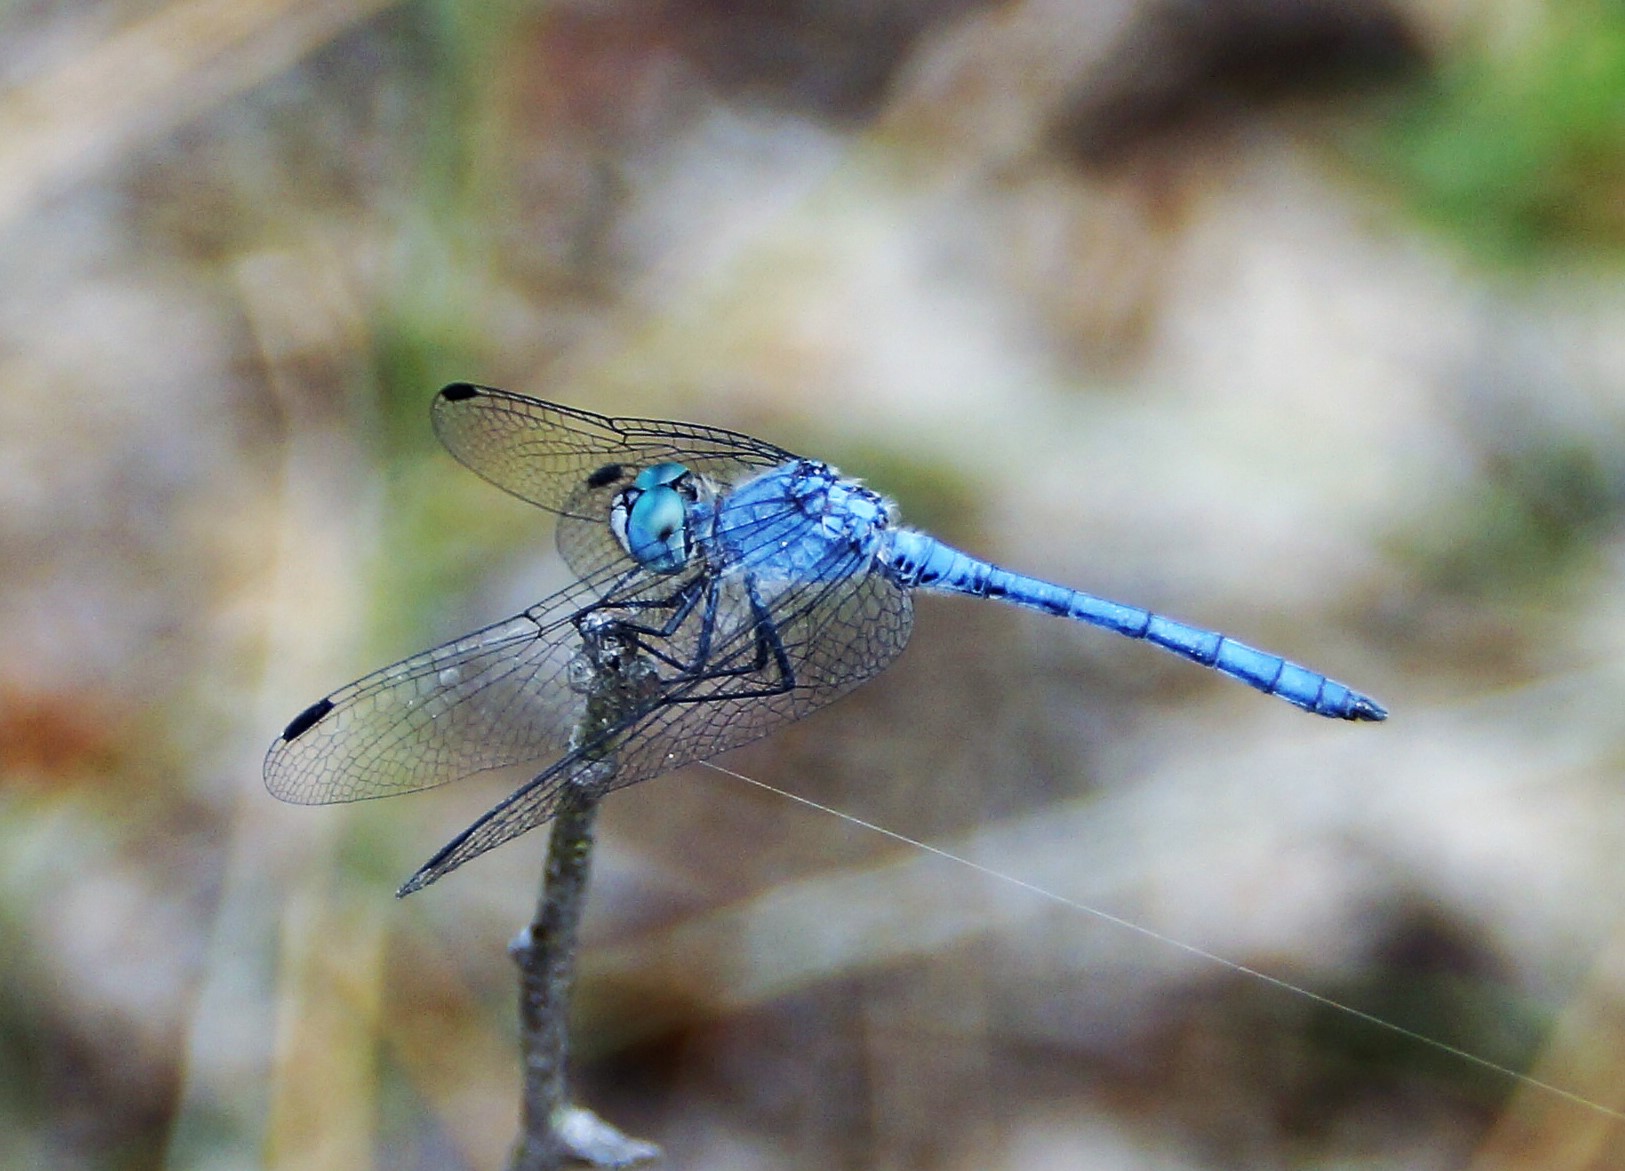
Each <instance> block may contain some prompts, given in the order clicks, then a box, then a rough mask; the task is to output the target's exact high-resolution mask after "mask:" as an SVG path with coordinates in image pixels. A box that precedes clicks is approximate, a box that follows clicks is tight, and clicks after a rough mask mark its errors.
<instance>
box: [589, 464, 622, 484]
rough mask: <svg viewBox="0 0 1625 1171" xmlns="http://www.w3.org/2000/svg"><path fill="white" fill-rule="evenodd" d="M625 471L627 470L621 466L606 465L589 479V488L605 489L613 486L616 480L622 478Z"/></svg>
mask: <svg viewBox="0 0 1625 1171" xmlns="http://www.w3.org/2000/svg"><path fill="white" fill-rule="evenodd" d="M624 470H625V469H623V468H622V467H621V465H620V464H605V465H604V466H603V467H601V468H599V469H598V470H597V471H596V472H594V473H593V474H592V475H590V476H588V477H587V487H589V488H603V487H606V486H608V485H610V484H613V483H614V482H615V481H616V480H619V479H620V478H621V475H622V473H623V471H624Z"/></svg>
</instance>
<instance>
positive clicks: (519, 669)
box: [265, 581, 604, 805]
mask: <svg viewBox="0 0 1625 1171" xmlns="http://www.w3.org/2000/svg"><path fill="white" fill-rule="evenodd" d="M603 589H604V583H603V582H598V581H594V582H577V583H576V584H574V585H572V586H569V587H567V588H566V589H563V590H561V591H559V592H558V593H556V594H554V595H552V596H551V597H549V598H546V599H544V600H543V601H541V602H538V603H537V604H536V605H535V606H533V607H531V608H530V609H529V610H526V611H525V612H524V613H523V614H520V615H517V616H516V617H513V618H510V619H508V620H507V621H505V622H498V623H496V624H495V625H493V626H487V627H486V628H485V629H483V630H477V631H475V632H474V633H473V634H469V635H465V636H464V637H462V638H459V639H455V640H454V641H452V642H448V643H446V644H445V645H443V646H438V647H435V648H434V649H433V650H428V651H424V652H422V653H421V654H417V655H413V656H412V657H411V658H409V659H405V660H403V661H401V662H399V663H396V664H395V665H394V666H391V667H385V668H384V669H383V670H381V671H375V672H374V673H373V674H371V675H368V676H367V677H366V678H364V679H360V680H358V681H356V682H355V683H352V684H350V685H349V686H348V687H343V688H340V689H339V690H338V691H335V692H334V693H333V694H332V695H329V696H328V697H327V698H325V699H323V700H320V701H318V702H317V703H315V704H312V705H311V706H310V707H309V708H307V709H305V711H304V712H302V713H301V714H300V715H299V716H297V717H295V719H294V720H293V722H292V723H290V724H289V725H288V727H287V729H286V731H284V732H283V734H282V735H281V736H280V737H278V738H277V740H276V742H275V743H274V744H272V745H271V750H270V752H269V753H268V754H267V755H266V758H265V784H266V787H267V788H269V789H270V790H271V792H272V793H273V794H274V795H276V796H277V797H280V798H282V800H284V801H293V802H297V803H299V804H305V805H323V804H328V803H331V802H337V801H359V800H363V799H365V798H368V797H388V796H392V795H394V794H397V793H410V792H414V791H416V790H418V789H428V788H432V787H434V786H435V785H440V784H444V783H445V782H447V781H452V780H456V779H458V778H460V777H464V776H467V775H469V774H471V773H475V772H479V771H481V770H484V769H492V768H503V767H506V766H509V765H515V764H522V763H527V762H532V761H542V760H547V759H551V758H555V757H558V756H560V755H562V754H563V753H564V752H565V751H567V750H568V748H569V744H570V733H571V729H572V728H573V727H574V726H575V723H576V720H577V718H578V714H579V709H580V705H581V700H580V697H579V696H578V695H576V694H575V693H574V692H572V691H571V690H570V687H569V685H568V680H567V677H566V672H567V670H568V667H569V664H570V660H571V659H572V658H573V657H574V656H575V654H576V652H577V651H578V650H579V647H580V639H579V636H578V634H577V632H576V629H575V626H574V624H573V623H572V622H571V617H572V616H573V615H575V614H576V613H577V612H579V611H580V610H581V609H582V608H583V607H586V606H589V605H591V604H592V603H593V602H594V601H596V600H597V597H598V595H599V594H600V593H601V592H602V591H603Z"/></svg>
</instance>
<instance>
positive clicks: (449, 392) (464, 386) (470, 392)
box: [440, 382, 480, 403]
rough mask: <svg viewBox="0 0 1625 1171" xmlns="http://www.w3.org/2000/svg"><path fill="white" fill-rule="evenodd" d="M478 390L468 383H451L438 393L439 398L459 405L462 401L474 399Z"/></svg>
mask: <svg viewBox="0 0 1625 1171" xmlns="http://www.w3.org/2000/svg"><path fill="white" fill-rule="evenodd" d="M479 393H480V388H479V387H477V386H475V385H474V384H473V383H470V382H453V383H452V384H451V385H450V386H447V387H446V388H445V389H443V390H442V391H441V392H440V397H441V398H443V399H445V400H446V401H447V402H448V403H460V402H462V401H463V400H464V399H470V398H476V397H478V395H479Z"/></svg>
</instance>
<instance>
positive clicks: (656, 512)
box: [609, 463, 695, 573]
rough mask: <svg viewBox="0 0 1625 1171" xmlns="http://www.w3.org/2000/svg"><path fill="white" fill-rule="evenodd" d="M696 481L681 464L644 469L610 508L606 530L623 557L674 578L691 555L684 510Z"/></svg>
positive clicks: (690, 532) (691, 536) (690, 527)
mask: <svg viewBox="0 0 1625 1171" xmlns="http://www.w3.org/2000/svg"><path fill="white" fill-rule="evenodd" d="M694 497H695V492H694V479H693V477H692V476H691V475H690V474H689V471H688V469H687V468H686V467H684V466H683V465H682V464H676V463H664V464H655V465H653V466H652V467H647V468H644V469H643V470H642V471H641V472H639V473H638V475H637V478H636V479H635V480H633V481H632V483H631V486H630V487H627V488H623V489H622V490H621V491H619V492H617V493H616V494H615V499H614V501H613V502H612V503H611V504H610V506H609V531H610V532H611V533H613V534H614V535H615V539H616V540H617V541H619V542H620V545H621V548H623V549H625V550H626V553H627V556H629V557H631V558H632V560H634V561H636V562H637V563H638V564H639V565H641V566H643V567H644V568H645V569H649V570H652V571H654V572H655V573H676V572H677V571H678V570H679V569H681V568H683V566H685V565H687V564H688V559H689V555H690V554H691V553H692V552H693V551H694V532H693V525H692V524H691V523H690V520H689V512H688V506H689V504H690V503H691V502H692V501H693V500H694Z"/></svg>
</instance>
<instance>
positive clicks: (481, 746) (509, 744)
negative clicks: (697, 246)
mask: <svg viewBox="0 0 1625 1171" xmlns="http://www.w3.org/2000/svg"><path fill="white" fill-rule="evenodd" d="M431 418H432V422H433V426H434V430H435V434H436V435H437V436H438V437H439V438H440V440H441V442H442V443H443V444H444V445H445V446H446V448H447V449H448V450H449V451H450V452H451V454H452V455H453V456H454V457H455V458H456V459H457V460H459V461H460V462H461V463H463V464H464V465H465V466H467V467H468V468H469V469H471V470H472V471H474V472H475V473H477V474H478V475H480V476H482V477H483V478H484V479H486V480H488V481H489V482H490V483H492V484H494V485H495V486H497V487H498V488H501V489H503V490H505V491H507V492H509V493H511V494H513V495H514V496H517V497H519V498H520V499H522V500H526V501H528V502H530V503H531V504H535V505H538V506H540V507H541V508H544V509H547V510H548V511H550V512H552V513H555V514H556V515H557V517H558V528H557V534H556V543H557V546H558V551H559V553H560V555H561V556H562V557H563V559H564V561H565V563H566V564H567V565H568V566H569V568H570V569H571V570H572V572H573V574H574V576H575V581H574V582H573V583H572V584H570V585H568V586H566V587H565V588H563V589H561V590H559V591H558V592H557V593H555V594H553V595H552V596H551V597H548V598H545V599H543V600H542V601H540V602H538V603H537V604H536V605H534V606H532V607H531V608H530V609H528V610H526V611H524V612H523V613H522V614H518V615H516V616H514V617H513V618H510V619H507V620H506V621H503V622H498V623H495V624H494V625H491V626H487V627H485V628H484V629H482V630H477V631H475V632H474V633H472V634H469V635H466V636H464V637H462V638H458V639H455V640H453V641H451V642H448V643H446V644H444V645H442V646H438V647H435V648H434V649H432V650H428V651H424V652H422V653H420V654H417V655H413V656H412V657H411V658H408V659H405V660H403V661H401V662H399V663H396V664H395V665H394V666H391V667H385V668H384V669H383V670H381V671H377V672H375V673H373V674H371V675H368V676H366V677H365V678H362V679H360V680H357V681H356V682H354V683H352V684H350V685H349V686H347V687H343V688H341V689H339V690H338V691H335V692H333V693H332V694H330V695H328V696H326V697H325V698H323V699H320V700H318V701H316V702H315V703H313V704H311V705H310V706H309V707H307V708H306V709H305V710H304V711H302V712H300V713H299V714H298V715H297V716H295V717H294V718H293V720H292V721H291V722H290V723H289V724H288V726H287V727H286V728H285V729H284V730H283V732H282V734H281V736H279V737H278V738H277V740H276V741H275V743H273V744H272V746H271V749H270V751H269V753H268V754H267V755H266V758H265V783H266V786H267V787H268V788H269V790H270V791H271V793H272V794H274V795H275V796H277V797H279V798H281V799H282V800H284V801H290V802H295V803H300V804H328V803H334V802H346V801H358V800H364V799H368V798H375V797H388V796H393V795H395V794H400V793H409V792H415V791H418V790H422V789H428V788H432V787H434V786H437V785H440V784H444V783H446V782H449V781H454V780H458V779H460V778H463V777H467V776H470V775H473V774H476V773H480V772H485V771H487V770H493V769H504V768H511V767H517V766H521V765H529V766H533V767H536V768H537V769H539V771H537V772H536V773H535V775H534V776H533V778H532V779H531V780H530V781H528V782H527V783H525V784H523V785H521V786H520V787H519V788H518V789H516V790H515V791H514V792H512V793H511V794H509V795H508V796H507V797H505V798H504V799H503V800H501V801H500V802H499V803H498V804H497V805H495V806H494V807H493V808H492V809H491V810H490V811H489V812H487V813H485V814H484V815H483V816H482V817H480V818H479V819H478V820H477V821H475V822H474V823H473V824H472V825H470V826H469V827H468V828H467V829H465V830H464V831H463V832H462V833H460V834H458V835H457V836H456V837H455V838H453V839H452V840H451V841H450V842H448V843H447V844H446V845H445V846H444V847H443V848H441V849H440V850H439V851H438V852H437V853H436V854H435V855H434V856H433V857H432V858H430V859H429V861H427V862H426V863H424V865H423V866H422V867H420V868H419V870H418V871H417V872H416V873H415V874H414V875H412V877H411V878H409V879H408V880H407V881H406V883H405V884H404V885H403V886H402V887H401V888H400V890H399V892H398V894H400V895H403V896H404V895H406V894H410V893H412V892H413V891H416V890H420V889H422V888H423V887H425V886H428V885H429V884H430V883H432V882H434V881H436V880H437V879H439V878H441V877H443V876H444V875H446V874H448V873H450V872H451V871H452V870H455V869H456V868H457V867H459V866H461V865H462V864H463V863H465V862H467V861H469V860H470V859H472V858H474V857H477V856H478V855H480V854H482V853H484V852H485V851H487V850H490V849H492V848H494V847H496V846H498V845H501V844H502V843H504V842H507V841H509V840H511V839H513V838H515V837H517V836H518V835H520V834H522V833H524V832H526V831H527V830H530V829H533V828H535V827H536V826H538V825H541V824H543V823H544V822H546V821H548V820H549V819H550V818H552V817H553V816H554V815H555V814H556V813H557V812H558V811H559V810H560V809H561V808H563V807H564V803H565V802H568V801H572V800H581V799H585V798H587V797H588V796H592V797H594V798H596V797H598V796H601V795H603V794H604V793H607V792H609V791H610V790H613V789H618V788H621V787H623V786H626V785H632V784H636V783H637V782H639V781H645V780H649V779H650V778H652V777H656V776H659V775H661V774H663V773H666V772H670V771H672V770H674V769H676V768H678V767H680V766H682V765H685V764H690V763H694V762H697V761H702V760H706V759H708V758H710V757H713V756H716V755H718V754H720V753H723V752H726V751H727V750H729V749H731V748H735V747H738V746H739V745H742V744H746V743H748V742H750V741H753V740H756V739H758V738H759V737H761V736H764V735H766V734H768V733H769V732H771V731H773V730H774V729H776V728H778V727H781V726H782V725H785V724H788V723H790V722H792V721H794V720H798V719H801V718H802V717H804V716H807V715H809V714H811V713H812V712H814V711H817V710H818V709H820V708H822V707H824V706H825V705H827V704H829V703H830V702H832V701H833V700H835V699H837V698H839V697H840V696H842V695H844V694H846V693H847V692H849V691H851V690H852V689H853V688H855V687H857V686H858V685H859V684H860V683H863V682H865V681H866V680H868V679H871V678H873V677H874V676H875V675H877V674H879V673H880V672H881V671H882V670H884V669H885V668H886V666H887V665H888V664H890V663H891V662H892V661H893V660H894V659H896V658H897V656H898V655H899V654H900V653H902V650H903V647H904V645H905V644H906V643H907V642H908V637H909V631H910V629H911V627H912V624H913V602H912V595H913V594H914V592H915V591H916V590H925V591H929V592H937V593H951V594H964V595H968V596H970V597H973V598H991V599H995V600H997V601H1002V602H1007V603H1010V604H1013V605H1016V606H1022V607H1026V608H1028V609H1031V610H1038V611H1041V612H1042V613H1045V614H1049V615H1053V616H1056V617H1060V618H1068V619H1073V620H1076V621H1079V622H1084V623H1088V624H1090V625H1092V626H1097V627H1103V628H1105V629H1107V630H1110V631H1114V632H1116V633H1117V634H1121V635H1125V636H1127V637H1129V638H1134V639H1140V640H1142V641H1145V642H1148V643H1150V644H1152V645H1153V646H1157V647H1161V648H1162V649H1163V650H1166V651H1170V652H1172V653H1173V654H1176V655H1178V656H1180V657H1181V658H1184V659H1188V660H1190V661H1191V662H1194V663H1198V664H1200V665H1201V666H1204V667H1209V668H1212V669H1213V670H1215V671H1218V672H1221V673H1222V674H1224V675H1228V676H1229V677H1231V678H1232V679H1237V680H1239V681H1241V682H1242V683H1245V684H1247V685H1248V686H1250V687H1253V688H1256V689H1257V690H1258V691H1261V692H1263V693H1265V694H1266V695H1274V696H1278V697H1280V698H1281V699H1284V700H1286V701H1287V702H1288V703H1291V704H1294V705H1296V706H1297V707H1299V708H1302V709H1303V710H1304V711H1307V712H1312V713H1314V714H1316V715H1320V716H1327V717H1331V718H1334V719H1342V720H1352V721H1377V720H1382V719H1385V718H1386V717H1387V714H1388V713H1387V711H1386V710H1385V709H1384V708H1383V707H1382V705H1381V704H1379V703H1377V702H1376V701H1375V700H1374V699H1372V698H1371V697H1370V696H1367V695H1363V694H1361V693H1359V692H1357V691H1354V690H1352V689H1351V688H1349V687H1347V686H1346V685H1344V684H1342V683H1338V682H1336V681H1335V680H1332V679H1329V678H1327V677H1326V676H1325V675H1322V674H1319V673H1318V672H1315V671H1312V670H1310V669H1308V668H1307V667H1302V666H1299V665H1298V664H1296V663H1293V662H1289V661H1288V660H1286V659H1283V658H1281V657H1280V656H1278V655H1273V654H1270V653H1268V652H1266V651H1261V650H1257V649H1255V648H1253V647H1251V646H1248V645H1246V644H1244V643H1241V642H1238V641H1236V640H1235V639H1233V638H1231V637H1229V636H1228V635H1224V634H1220V633H1218V632H1216V631H1211V630H1204V629H1201V628H1198V627H1195V626H1189V625H1186V624H1185V623H1183V622H1177V621H1175V620H1173V619H1171V618H1167V617H1164V616H1162V615H1160V614H1154V613H1152V612H1150V611H1149V610H1144V609H1140V608H1138V607H1134V606H1128V605H1123V604H1121V603H1118V602H1112V601H1107V600H1105V599H1103V598H1099V597H1096V596H1094V595H1091V594H1087V593H1083V592H1080V591H1078V590H1073V589H1068V588H1066V587H1065V586H1060V585H1054V584H1051V583H1049V582H1046V581H1041V580H1039V579H1037V578H1034V577H1029V576H1026V575H1023V574H1019V573H1014V572H1012V571H1010V570H1007V569H1002V568H1000V567H998V566H996V565H993V564H992V563H990V562H987V561H984V560H981V559H979V558H977V557H973V556H971V555H970V554H968V553H964V552H961V551H960V550H958V549H955V548H952V547H951V546H949V545H947V544H944V543H943V542H941V541H939V540H937V539H936V538H935V537H932V536H930V535H929V534H927V533H925V532H922V531H920V530H917V529H912V528H908V527H906V526H904V525H902V524H900V523H899V520H898V513H897V509H896V506H895V505H894V504H893V503H892V502H891V501H890V500H888V499H886V498H885V497H884V496H882V495H880V494H879V493H877V492H875V491H873V490H871V489H869V488H867V487H865V486H864V485H863V484H862V483H860V482H859V481H858V480H856V479H852V478H849V477H846V476H843V475H842V474H841V473H840V472H838V471H836V470H835V468H833V467H831V466H830V465H829V464H827V463H824V462H822V461H820V460H816V459H808V458H805V457H803V456H799V455H795V454H793V453H791V452H789V451H786V450H784V449H783V448H781V447H776V446H774V445H773V444H771V443H766V442H763V441H762V440H759V439H753V438H751V437H750V436H748V435H742V434H739V433H737V432H734V431H727V430H722V429H720V428H716V427H707V426H701V425H694V424H688V423H677V422H669V421H664V420H656V419H639V418H612V417H609V416H606V415H600V414H595V413H593V412H591V411H585V410H579V409H577V408H574V407H568V406H561V405H559V404H556V403H548V402H542V401H540V400H538V399H533V398H529V397H526V396H524V395H520V394H514V393H511V392H508V391H503V390H498V389H495V388H493V387H486V386H477V385H474V384H472V383H466V382H459V383H453V384H451V385H450V386H447V387H445V388H444V389H443V390H441V391H440V392H439V394H438V395H437V396H436V397H435V399H434V403H433V407H432V411H431Z"/></svg>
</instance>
